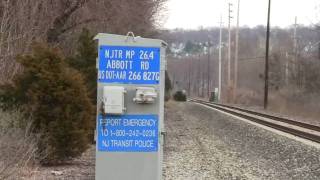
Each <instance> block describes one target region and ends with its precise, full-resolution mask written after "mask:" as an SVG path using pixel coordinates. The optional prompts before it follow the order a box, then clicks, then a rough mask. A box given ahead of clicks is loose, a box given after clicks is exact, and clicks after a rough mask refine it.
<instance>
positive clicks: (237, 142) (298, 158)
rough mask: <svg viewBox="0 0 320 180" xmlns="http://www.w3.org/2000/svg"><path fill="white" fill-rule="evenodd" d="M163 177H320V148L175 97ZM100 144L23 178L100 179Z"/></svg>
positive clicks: (183, 179) (192, 179)
mask: <svg viewBox="0 0 320 180" xmlns="http://www.w3.org/2000/svg"><path fill="white" fill-rule="evenodd" d="M165 110H166V113H165V126H166V131H167V137H166V145H165V149H164V163H163V179H166V180H171V179H172V180H198V179H200V180H202V179H210V180H211V179H213V180H215V179H217V180H221V179H228V180H229V179H252V180H253V179H254V180H256V179H281V180H282V179H283V180H288V179H297V180H301V179H308V180H313V179H314V180H316V179H317V180H318V179H320V156H319V155H320V149H317V148H315V147H312V146H307V145H305V144H303V143H301V142H298V141H295V140H292V139H289V138H287V137H284V136H280V135H278V134H274V133H272V132H270V131H267V130H264V129H262V128H259V127H256V126H254V125H252V124H249V123H246V122H243V121H241V120H237V119H234V118H230V117H229V116H226V115H223V114H221V113H219V112H216V111H214V110H210V109H208V108H205V107H203V106H200V105H197V104H194V103H190V102H184V103H178V102H173V101H170V102H168V103H167V104H166V109H165ZM94 166H95V146H91V147H90V148H89V149H88V151H87V152H86V153H84V154H83V155H82V156H81V157H80V158H77V159H74V160H72V161H70V162H69V163H68V164H66V165H63V166H53V167H39V168H37V169H36V170H33V171H29V172H28V173H27V175H26V176H25V177H23V178H21V179H32V180H44V179H45V180H56V179H59V180H73V179H74V180H91V179H94V168H95V167H94Z"/></svg>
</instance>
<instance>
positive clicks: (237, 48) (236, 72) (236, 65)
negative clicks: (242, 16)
mask: <svg viewBox="0 0 320 180" xmlns="http://www.w3.org/2000/svg"><path fill="white" fill-rule="evenodd" d="M239 13H240V0H238V11H237V29H236V50H235V58H234V89H233V97H234V98H236V96H237V86H238V58H239Z"/></svg>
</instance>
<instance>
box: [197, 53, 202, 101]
mask: <svg viewBox="0 0 320 180" xmlns="http://www.w3.org/2000/svg"><path fill="white" fill-rule="evenodd" d="M198 59H199V61H198V80H197V83H198V97H200V85H201V60H200V59H201V58H200V53H199V54H198Z"/></svg>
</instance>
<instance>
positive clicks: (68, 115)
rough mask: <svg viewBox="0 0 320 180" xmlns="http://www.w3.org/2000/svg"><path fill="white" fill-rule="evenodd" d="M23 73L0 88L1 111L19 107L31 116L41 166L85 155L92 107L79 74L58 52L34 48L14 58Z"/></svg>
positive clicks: (39, 46)
mask: <svg viewBox="0 0 320 180" xmlns="http://www.w3.org/2000/svg"><path fill="white" fill-rule="evenodd" d="M17 60H18V62H19V63H20V64H21V65H22V67H23V72H22V73H20V74H18V75H16V76H15V78H14V80H13V82H12V83H11V84H6V85H3V86H2V87H0V89H2V90H1V91H0V103H2V104H3V107H4V108H7V109H8V108H14V107H16V106H18V107H19V108H20V109H22V110H23V112H24V114H25V116H27V117H32V119H33V124H34V128H33V129H34V132H35V133H39V134H40V136H41V138H40V140H39V143H38V149H39V152H43V153H44V154H45V156H46V157H45V158H43V157H41V159H42V163H56V162H60V161H63V160H66V159H68V158H70V157H75V156H78V155H80V154H81V153H82V152H84V151H85V150H86V148H87V146H88V142H89V138H88V137H89V132H90V130H91V129H92V128H93V127H92V123H90V120H91V119H92V118H93V117H92V115H93V112H94V111H93V107H92V104H91V102H90V99H89V97H88V94H87V90H86V86H85V85H84V81H83V78H82V76H81V74H80V73H79V72H77V71H76V70H74V69H72V68H69V67H68V66H67V64H66V63H65V60H64V58H63V57H62V56H61V55H60V54H59V52H58V51H57V50H52V49H50V48H47V47H45V46H43V45H39V44H37V45H35V46H34V47H33V52H32V54H31V55H24V56H20V57H18V58H17Z"/></svg>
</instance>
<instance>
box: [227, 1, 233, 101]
mask: <svg viewBox="0 0 320 180" xmlns="http://www.w3.org/2000/svg"><path fill="white" fill-rule="evenodd" d="M228 5H229V10H228V12H229V15H228V30H229V40H228V89H229V88H230V87H231V27H230V21H231V18H233V17H232V16H231V12H232V10H231V6H232V4H231V3H228ZM228 95H229V94H228Z"/></svg>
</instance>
